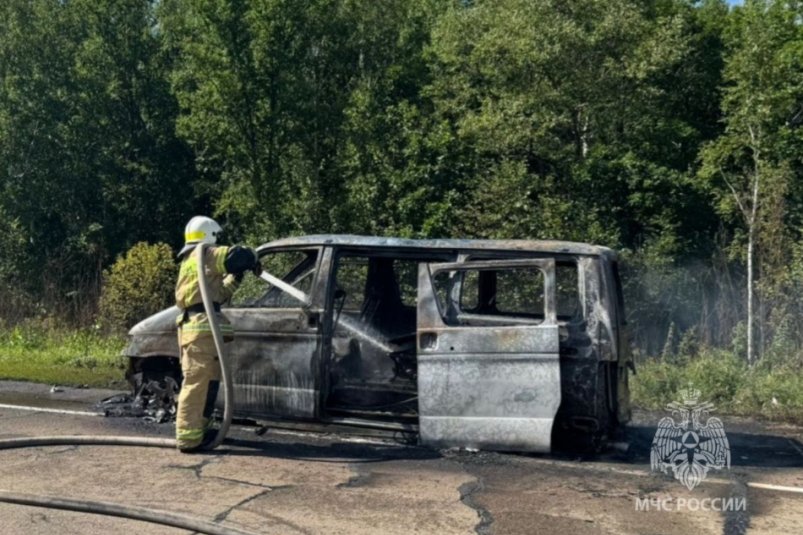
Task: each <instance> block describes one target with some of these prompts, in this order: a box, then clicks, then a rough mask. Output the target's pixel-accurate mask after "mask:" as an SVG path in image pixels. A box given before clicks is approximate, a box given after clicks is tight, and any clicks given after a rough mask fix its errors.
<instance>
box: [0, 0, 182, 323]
mask: <svg viewBox="0 0 803 535" xmlns="http://www.w3.org/2000/svg"><path fill="white" fill-rule="evenodd" d="M157 3H158V2H155V1H154V2H143V1H139V0H126V1H122V2H121V1H114V0H102V1H94V0H93V1H90V0H75V1H72V2H62V1H59V0H33V1H27V0H10V1H9V2H5V3H4V4H3V6H2V7H0V10H1V11H2V16H0V18H2V22H0V25H2V35H0V70H2V77H3V81H4V83H3V84H2V87H0V168H2V170H3V171H2V172H3V175H2V182H0V207H2V213H3V214H4V216H5V217H7V218H8V220H9V221H11V222H13V223H14V225H16V228H18V229H19V230H20V232H22V233H24V235H25V238H26V239H25V241H24V243H23V244H20V246H21V247H22V248H23V249H24V251H23V254H20V255H15V256H14V258H16V259H17V261H16V265H14V272H15V273H16V274H17V275H16V282H15V283H16V284H19V285H24V286H25V287H26V289H27V290H28V291H30V292H32V293H33V295H36V296H38V297H39V298H41V299H44V300H45V301H47V302H53V303H57V302H59V301H64V300H65V298H66V297H67V296H75V297H73V298H72V301H73V302H74V303H76V302H78V301H80V303H81V304H82V305H81V306H85V307H88V308H90V309H91V308H92V307H93V306H94V300H95V298H96V293H97V288H98V285H99V279H100V272H101V269H102V267H103V266H104V265H105V264H106V263H107V262H108V261H109V260H111V259H112V258H114V256H115V255H116V254H117V253H119V252H120V251H123V250H125V249H127V248H128V247H129V246H130V245H131V244H132V243H134V241H136V240H141V239H153V240H157V239H162V240H167V241H171V242H173V243H175V242H176V241H177V239H180V235H181V233H180V231H179V230H178V229H180V227H181V226H182V225H183V222H184V220H185V219H186V218H187V216H188V214H189V212H190V211H191V207H192V206H193V196H192V195H191V193H192V182H193V178H194V169H193V166H192V153H191V152H190V151H189V150H188V148H187V147H186V146H185V145H184V144H183V143H182V142H180V141H179V140H178V139H177V138H176V136H175V134H174V126H173V123H174V117H175V115H176V113H177V106H176V104H175V100H174V99H173V97H172V96H171V94H170V86H169V83H168V81H167V79H166V78H167V75H166V72H167V69H168V66H169V64H170V57H169V56H166V55H164V54H162V52H161V48H160V46H159V43H160V39H161V38H160V30H159V27H158V25H157V24H156V21H155V19H154V9H155V5H156V4H157ZM33 273H36V274H42V275H41V276H39V275H37V276H32V275H31V274H33ZM76 299H77V300H78V301H76ZM50 312H53V310H51V311H50Z"/></svg>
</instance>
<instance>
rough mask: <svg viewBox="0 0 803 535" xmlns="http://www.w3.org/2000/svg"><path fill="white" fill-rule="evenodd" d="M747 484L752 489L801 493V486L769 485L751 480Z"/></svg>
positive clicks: (802, 488)
mask: <svg viewBox="0 0 803 535" xmlns="http://www.w3.org/2000/svg"><path fill="white" fill-rule="evenodd" d="M747 486H748V487H751V488H754V489H764V490H778V491H781V492H792V493H794V494H803V487H785V486H783V485H770V484H768V483H753V482H748V483H747Z"/></svg>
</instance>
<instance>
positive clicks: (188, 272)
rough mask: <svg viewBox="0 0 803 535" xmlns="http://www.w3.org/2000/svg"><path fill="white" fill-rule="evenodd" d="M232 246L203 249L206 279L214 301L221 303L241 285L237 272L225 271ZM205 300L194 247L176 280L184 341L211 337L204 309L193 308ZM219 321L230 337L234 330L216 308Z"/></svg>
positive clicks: (180, 324) (218, 304)
mask: <svg viewBox="0 0 803 535" xmlns="http://www.w3.org/2000/svg"><path fill="white" fill-rule="evenodd" d="M229 249H230V247H207V248H206V251H204V255H205V257H204V266H205V271H206V280H207V283H208V286H209V293H210V297H211V299H212V301H214V302H215V303H216V306H217V307H219V306H220V305H222V304H223V303H225V302H227V301H228V300H229V299H230V298H231V295H232V294H233V293H234V291H235V290H236V289H237V286H238V285H239V284H238V282H237V279H236V278H235V277H234V275H227V274H226V256H227V255H228V254H229ZM202 304H203V299H202V298H201V286H200V283H199V280H198V256H197V253H196V252H195V251H194V250H193V251H191V252H189V253H187V255H186V256H185V257H184V260H183V261H182V262H181V268H180V269H179V274H178V282H177V283H176V306H177V307H178V308H180V309H181V314H180V315H179V317H178V318H177V319H176V322H177V323H178V324H179V326H180V327H181V343H182V344H186V343H190V342H192V341H193V340H196V339H198V338H201V337H207V336H209V337H211V336H212V328H211V326H210V325H209V318H207V316H206V314H205V313H204V312H199V311H197V310H196V311H190V310H188V309H192V308H197V306H198V305H202ZM217 318H218V323H219V324H220V329H221V331H222V332H223V335H224V337H226V338H227V339H231V337H232V336H233V334H234V331H233V329H232V326H231V323H230V322H229V320H228V319H227V318H226V316H224V315H223V314H222V313H220V312H217Z"/></svg>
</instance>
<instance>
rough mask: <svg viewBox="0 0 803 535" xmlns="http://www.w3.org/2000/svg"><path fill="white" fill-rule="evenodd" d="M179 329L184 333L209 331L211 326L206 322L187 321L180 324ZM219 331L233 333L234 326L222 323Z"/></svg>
mask: <svg viewBox="0 0 803 535" xmlns="http://www.w3.org/2000/svg"><path fill="white" fill-rule="evenodd" d="M181 330H182V331H183V332H186V333H211V332H212V326H211V325H210V324H209V323H208V322H204V323H192V322H187V323H184V324H182V325H181ZM220 332H222V333H223V334H229V333H232V334H233V333H234V327H232V326H231V325H230V324H228V325H227V324H223V325H221V326H220Z"/></svg>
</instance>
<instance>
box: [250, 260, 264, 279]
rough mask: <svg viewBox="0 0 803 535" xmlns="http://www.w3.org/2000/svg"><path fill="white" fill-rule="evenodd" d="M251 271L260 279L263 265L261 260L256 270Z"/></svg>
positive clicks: (255, 267)
mask: <svg viewBox="0 0 803 535" xmlns="http://www.w3.org/2000/svg"><path fill="white" fill-rule="evenodd" d="M251 271H253V273H254V275H256V276H257V277H259V276H260V275H261V274H262V264H260V263H259V260H257V263H256V265H255V266H254V269H252V270H251Z"/></svg>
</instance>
